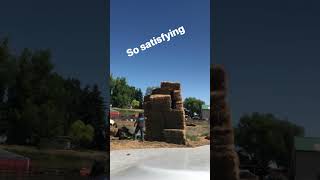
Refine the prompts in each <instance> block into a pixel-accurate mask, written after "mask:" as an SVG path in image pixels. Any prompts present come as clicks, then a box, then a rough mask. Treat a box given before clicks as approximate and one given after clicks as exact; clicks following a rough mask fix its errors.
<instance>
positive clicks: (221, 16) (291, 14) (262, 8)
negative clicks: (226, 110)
mask: <svg viewBox="0 0 320 180" xmlns="http://www.w3.org/2000/svg"><path fill="white" fill-rule="evenodd" d="M319 9H320V2H319V1H316V0H308V1H298V0H290V1H289V0H288V1H286V0H285V1H278V0H269V1H256V0H242V1H239V0H217V1H216V8H215V15H216V18H215V19H216V22H215V23H214V26H215V29H216V34H215V37H216V41H215V47H216V49H215V53H216V54H215V57H216V58H215V59H214V63H219V64H223V65H224V66H225V68H226V70H227V73H228V75H229V80H230V82H229V85H230V96H229V101H230V103H231V110H232V114H233V120H234V121H238V120H239V118H240V116H241V115H243V114H244V113H251V112H254V111H257V112H270V113H275V114H276V115H278V116H279V117H282V118H288V120H289V121H292V122H294V123H297V124H299V125H302V126H304V127H305V129H306V135H307V136H320V116H319V112H320V111H319V108H320V83H319V82H320V81H319V80H320V71H319V68H320V23H319V19H320V11H319Z"/></svg>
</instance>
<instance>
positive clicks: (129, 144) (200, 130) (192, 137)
mask: <svg viewBox="0 0 320 180" xmlns="http://www.w3.org/2000/svg"><path fill="white" fill-rule="evenodd" d="M116 123H117V126H118V128H121V127H123V126H125V127H127V128H129V129H134V126H133V124H134V122H131V121H120V120H116ZM187 125H195V126H187V127H186V137H187V144H186V145H178V144H171V143H166V142H159V141H144V142H140V141H138V140H136V141H134V140H118V139H117V138H115V137H111V138H110V148H111V150H122V149H141V148H176V147H198V146H202V145H208V144H210V140H208V139H206V137H207V136H208V135H209V132H210V126H209V122H208V121H193V120H188V121H187Z"/></svg>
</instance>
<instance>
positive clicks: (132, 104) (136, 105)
mask: <svg viewBox="0 0 320 180" xmlns="http://www.w3.org/2000/svg"><path fill="white" fill-rule="evenodd" d="M131 106H132V108H134V109H138V108H139V107H140V102H139V101H137V100H135V99H134V100H132V102H131Z"/></svg>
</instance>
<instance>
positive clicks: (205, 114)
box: [201, 105, 210, 120]
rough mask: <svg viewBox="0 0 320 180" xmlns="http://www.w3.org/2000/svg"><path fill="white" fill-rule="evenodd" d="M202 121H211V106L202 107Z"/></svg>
mask: <svg viewBox="0 0 320 180" xmlns="http://www.w3.org/2000/svg"><path fill="white" fill-rule="evenodd" d="M201 119H203V120H209V119H210V106H209V105H202V106H201Z"/></svg>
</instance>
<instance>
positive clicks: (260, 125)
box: [235, 113, 304, 170]
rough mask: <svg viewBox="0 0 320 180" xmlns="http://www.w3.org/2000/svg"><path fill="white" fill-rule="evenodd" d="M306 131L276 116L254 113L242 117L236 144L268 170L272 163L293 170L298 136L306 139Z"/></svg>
mask: <svg viewBox="0 0 320 180" xmlns="http://www.w3.org/2000/svg"><path fill="white" fill-rule="evenodd" d="M303 135H304V128H303V127H300V126H298V125H296V124H293V123H292V122H289V121H287V120H283V119H280V118H277V117H275V116H274V115H272V114H261V113H252V114H251V115H244V116H242V117H241V118H240V122H239V124H238V126H237V127H236V129H235V140H236V141H235V142H236V144H237V145H238V146H240V147H241V148H243V149H244V150H245V151H246V152H248V153H249V154H250V155H251V156H252V157H253V158H254V159H255V161H257V163H258V164H260V166H261V167H264V168H265V170H266V169H267V168H268V164H269V162H270V161H274V162H276V163H277V164H278V165H282V166H285V167H289V163H290V161H291V158H292V156H291V155H292V148H293V143H294V136H303Z"/></svg>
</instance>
